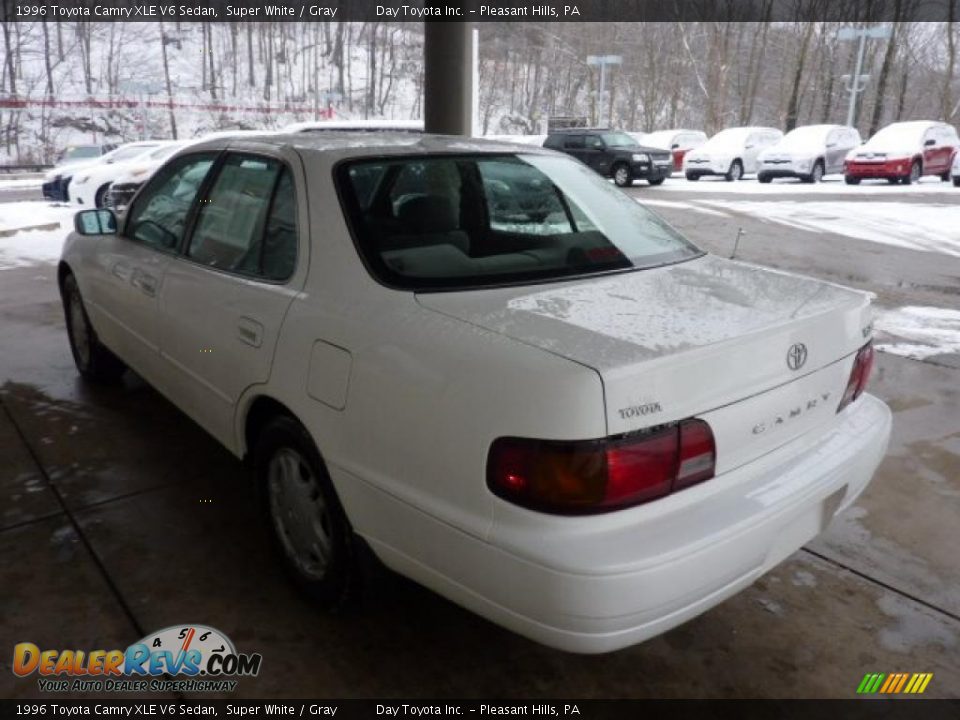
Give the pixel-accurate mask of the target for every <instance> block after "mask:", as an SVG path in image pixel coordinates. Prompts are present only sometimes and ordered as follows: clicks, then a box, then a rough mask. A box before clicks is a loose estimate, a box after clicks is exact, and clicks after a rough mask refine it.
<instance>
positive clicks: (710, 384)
mask: <svg viewBox="0 0 960 720" xmlns="http://www.w3.org/2000/svg"><path fill="white" fill-rule="evenodd" d="M76 227H77V232H75V233H73V234H71V235H70V237H69V238H68V239H67V241H66V244H65V246H64V250H63V257H62V261H61V263H60V266H59V272H58V279H59V284H60V289H61V293H62V297H63V304H64V310H65V313H66V319H67V329H68V333H69V338H70V344H71V348H72V351H73V355H74V358H75V360H76V364H77V367H78V368H79V370H80V372H81V374H82V375H83V376H84V377H86V378H91V379H95V380H106V379H110V378H115V377H117V376H118V375H119V373H121V372H123V368H124V366H125V365H127V366H130V367H132V368H134V369H135V370H136V371H137V373H139V374H140V375H141V376H142V377H144V378H145V379H146V380H147V381H148V382H150V383H152V384H153V385H155V386H156V387H157V388H158V389H159V390H160V391H161V392H162V393H163V394H164V395H165V396H167V397H168V398H169V399H170V400H172V401H173V402H174V403H175V404H177V405H178V406H179V407H180V408H181V409H182V410H183V411H184V412H185V413H187V414H188V415H189V416H190V417H191V418H193V419H194V420H195V421H196V422H198V423H199V424H200V425H202V426H203V427H204V428H206V429H207V430H208V431H209V432H210V433H211V434H212V435H213V436H214V437H215V438H217V439H218V440H219V441H220V442H222V443H223V444H224V445H225V446H226V447H227V448H228V449H229V450H230V451H232V452H233V453H235V454H236V455H237V456H238V457H250V458H251V459H252V464H253V467H254V468H255V472H256V475H257V478H258V481H259V483H260V486H261V487H262V490H263V495H264V498H265V504H264V506H265V511H266V513H267V517H268V519H269V522H270V526H271V527H272V532H273V536H274V539H275V542H276V546H277V547H278V549H279V556H280V557H281V558H282V561H283V563H284V565H285V567H286V568H287V570H288V571H289V573H290V575H291V577H292V578H293V579H294V580H295V581H296V582H297V583H298V584H299V585H300V586H301V587H302V588H303V589H304V590H305V591H307V592H308V593H309V594H310V595H311V596H312V597H314V598H316V599H317V600H318V601H320V602H321V603H323V604H325V605H328V606H335V605H338V604H340V603H343V602H344V601H345V600H346V599H347V598H349V597H350V596H351V594H352V593H353V592H354V590H355V589H356V588H357V578H358V569H357V557H358V552H357V551H358V548H359V546H360V545H361V544H365V545H367V546H368V547H369V548H370V549H372V551H373V553H375V555H376V556H377V557H379V558H380V559H381V560H382V561H383V562H384V563H386V564H387V565H388V566H389V567H391V568H393V569H394V570H396V571H398V572H400V573H403V574H405V575H408V576H409V577H411V578H413V579H415V580H417V581H418V582H421V583H423V584H424V585H427V586H429V587H430V588H433V589H434V590H436V591H437V592H439V593H441V594H443V595H445V596H446V597H448V598H450V599H452V600H454V601H455V602H458V603H460V604H462V605H464V606H465V607H468V608H470V609H472V610H474V611H476V612H477V613H479V614H481V615H483V616H485V617H487V618H489V619H491V620H493V621H495V622H498V623H500V624H502V625H504V626H506V627H508V628H511V629H513V630H515V631H516V632H519V633H522V634H524V635H526V636H528V637H531V638H533V639H535V640H538V641H540V642H543V643H546V644H549V645H552V646H555V647H559V648H564V649H567V650H571V651H577V652H605V651H610V650H614V649H617V648H621V647H624V646H627V645H630V644H633V643H637V642H640V641H642V640H644V639H646V638H649V637H651V636H653V635H656V634H658V633H661V632H663V631H665V630H667V629H669V628H671V627H673V626H675V625H678V624H679V623H682V622H684V621H686V620H688V619H690V618H692V617H694V616H696V615H698V614H699V613H702V612H703V611H705V610H707V609H708V608H710V607H711V606H713V605H715V604H717V603H719V602H721V601H722V600H723V599H724V598H727V597H729V596H730V595H732V594H733V593H735V592H737V591H738V590H740V589H742V588H744V587H746V586H747V585H749V584H750V583H752V582H753V581H754V580H756V579H757V578H758V577H760V576H761V575H762V574H763V573H764V572H766V571H767V570H769V569H771V568H772V567H774V566H775V565H776V564H778V563H779V562H781V561H782V560H783V559H784V558H786V557H787V556H789V555H790V554H791V553H793V552H794V551H796V550H797V549H798V548H799V547H800V546H801V545H803V544H804V543H806V542H808V541H809V540H811V539H812V538H813V537H814V536H815V535H817V534H818V533H819V532H821V531H822V530H823V529H824V527H825V526H826V524H827V523H828V522H830V520H831V519H832V518H833V517H834V515H835V514H836V513H837V512H839V511H841V510H843V509H844V508H846V507H849V506H850V504H851V503H853V502H854V501H855V500H856V498H857V496H858V495H859V494H860V493H861V492H862V491H863V489H864V487H866V485H867V483H868V482H869V480H870V477H871V476H872V474H873V472H874V470H875V468H876V467H877V464H878V463H879V462H880V460H881V458H882V457H883V455H884V452H885V449H886V445H887V440H888V436H889V433H890V411H889V410H888V409H887V407H886V405H884V404H883V403H882V402H881V401H879V400H877V399H876V398H874V397H872V396H870V395H868V394H866V393H864V387H865V385H866V382H867V378H868V375H869V373H870V367H871V364H872V360H873V350H872V347H871V345H870V328H871V318H870V300H869V297H868V296H867V295H866V294H865V293H861V292H857V291H854V290H848V289H845V288H842V287H840V286H837V285H834V284H832V283H823V282H820V281H817V280H812V279H809V278H804V277H800V276H797V275H791V274H789V273H784V272H773V271H769V270H765V269H763V268H760V267H755V266H751V265H745V264H742V263H739V262H732V261H729V260H725V259H722V258H719V257H713V256H710V255H707V254H705V253H704V252H702V251H701V250H699V249H698V248H696V247H695V246H694V245H692V244H691V243H690V242H688V241H687V240H685V239H684V238H683V237H681V236H680V235H679V234H677V232H676V231H674V230H673V229H672V228H670V227H669V226H668V225H667V224H665V223H664V222H663V221H662V220H660V219H659V218H658V217H657V216H656V215H654V214H653V213H651V212H650V211H648V210H646V209H645V208H643V207H642V206H641V205H640V204H638V203H637V202H635V201H634V200H633V199H631V198H630V197H629V196H627V195H625V194H624V193H623V192H621V191H620V190H617V189H616V188H614V187H613V186H612V185H610V184H608V183H607V182H606V181H604V180H603V179H602V178H601V177H599V176H598V175H596V174H595V173H594V172H593V171H591V170H589V169H588V168H585V167H584V166H583V164H582V163H579V162H577V161H576V160H573V159H571V158H569V157H567V156H565V155H561V154H559V153H554V152H551V151H548V150H544V149H541V148H534V147H529V146H520V145H509V144H504V143H490V142H484V141H481V140H471V141H470V142H468V143H465V142H463V141H462V140H457V139H455V138H440V137H435V136H430V135H419V136H413V135H411V136H401V135H396V134H393V135H389V136H377V135H370V134H367V135H366V136H365V137H363V138H360V137H359V136H357V135H346V136H340V135H336V134H317V135H312V134H310V133H300V134H296V135H279V136H277V135H274V136H263V137H252V138H242V139H232V140H231V139H222V140H216V141H212V142H207V143H202V144H199V145H195V146H191V147H190V148H187V149H185V150H183V151H181V152H180V153H178V154H177V155H176V156H174V157H173V158H171V159H170V160H169V161H168V162H167V163H166V165H164V166H163V167H162V168H160V169H159V170H158V171H157V172H156V173H155V174H154V175H153V176H152V177H151V178H150V180H149V181H148V182H147V183H146V184H145V185H144V186H143V187H142V188H141V189H140V190H139V191H138V192H137V194H136V195H135V196H134V198H133V200H132V202H131V204H130V207H129V210H128V212H127V213H126V214H125V215H124V216H123V218H121V219H119V220H118V219H117V218H116V216H115V215H114V214H113V213H112V211H110V210H107V209H104V210H87V211H84V212H80V213H78V215H77V218H76ZM239 467H240V466H239V465H238V468H239Z"/></svg>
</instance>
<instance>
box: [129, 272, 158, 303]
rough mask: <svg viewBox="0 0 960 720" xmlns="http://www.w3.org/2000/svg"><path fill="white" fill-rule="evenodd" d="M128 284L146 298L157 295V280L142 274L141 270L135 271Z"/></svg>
mask: <svg viewBox="0 0 960 720" xmlns="http://www.w3.org/2000/svg"><path fill="white" fill-rule="evenodd" d="M130 284H131V285H133V286H134V287H135V288H137V289H138V290H140V291H141V292H142V293H143V294H144V295H147V296H148V297H154V296H156V294H157V279H156V278H155V277H154V276H153V275H149V274H147V273H145V272H143V270H136V271H135V272H134V273H133V277H132V278H130Z"/></svg>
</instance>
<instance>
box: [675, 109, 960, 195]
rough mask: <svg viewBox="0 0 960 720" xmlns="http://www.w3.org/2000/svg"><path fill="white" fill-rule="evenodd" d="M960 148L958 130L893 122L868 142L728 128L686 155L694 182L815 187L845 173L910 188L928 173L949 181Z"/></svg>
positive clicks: (845, 131) (830, 128)
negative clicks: (749, 176) (715, 179)
mask: <svg viewBox="0 0 960 720" xmlns="http://www.w3.org/2000/svg"><path fill="white" fill-rule="evenodd" d="M958 147H960V140H958V137H957V131H956V129H955V128H954V127H953V126H951V125H947V124H946V123H940V122H932V121H924V120H919V121H910V122H899V123H893V124H892V125H888V126H887V127H885V128H883V129H882V130H880V131H879V132H877V133H876V134H875V135H874V136H873V137H872V138H870V140H868V141H867V142H865V143H864V142H863V140H862V139H861V137H860V133H859V132H857V130H856V129H855V128H851V127H845V126H843V125H805V126H802V127H798V128H795V129H794V130H791V131H790V132H789V133H787V134H786V135H784V134H783V133H781V132H780V131H779V130H776V129H774V128H763V127H742V128H728V129H727V130H723V131H721V132H719V133H717V134H716V135H714V136H713V137H712V138H710V140H708V141H707V142H706V143H704V144H703V145H702V146H701V147H699V148H697V149H696V150H695V151H693V152H690V153H687V155H686V158H685V159H684V163H683V172H684V175H685V176H686V178H687V180H693V181H695V180H699V179H700V178H701V177H703V176H704V175H721V176H723V177H724V178H726V179H727V180H730V181H733V180H740V179H741V178H742V177H743V176H744V175H745V174H746V173H756V176H757V180H758V181H760V182H761V183H769V182H771V181H772V180H774V179H775V178H786V177H792V178H799V179H800V180H802V181H804V182H811V183H816V182H820V180H822V179H823V176H824V175H830V174H840V173H842V174H843V176H844V179H845V181H846V183H847V184H848V185H857V184H859V183H860V181H861V180H863V179H865V178H881V179H886V180H887V181H888V182H890V183H896V182H902V183H904V184H905V185H909V184H910V183H913V182H916V181H918V180H919V179H920V178H921V177H923V176H924V175H933V176H937V177H940V178H941V179H942V180H945V181H946V180H950V178H951V173H952V170H951V168H952V167H954V166H955V165H956V157H957V152H958Z"/></svg>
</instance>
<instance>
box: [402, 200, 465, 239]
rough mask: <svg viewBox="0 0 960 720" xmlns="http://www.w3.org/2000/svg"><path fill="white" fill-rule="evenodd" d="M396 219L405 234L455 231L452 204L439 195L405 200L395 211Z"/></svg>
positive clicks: (455, 218) (455, 221)
mask: <svg viewBox="0 0 960 720" xmlns="http://www.w3.org/2000/svg"><path fill="white" fill-rule="evenodd" d="M397 219H398V220H400V222H402V223H403V225H404V227H405V229H406V230H407V232H410V233H415V234H418V235H420V234H426V233H445V232H450V231H452V230H456V229H457V212H456V210H455V209H454V207H453V203H452V202H451V201H450V200H448V199H447V198H445V197H443V196H441V195H420V196H417V197H412V198H409V199H407V200H405V201H404V202H403V204H402V205H400V207H399V208H398V209H397Z"/></svg>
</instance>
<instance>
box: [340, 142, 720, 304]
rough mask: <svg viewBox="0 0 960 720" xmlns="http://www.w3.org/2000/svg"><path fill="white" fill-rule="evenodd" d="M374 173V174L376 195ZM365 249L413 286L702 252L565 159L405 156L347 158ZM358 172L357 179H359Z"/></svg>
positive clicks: (607, 267)
mask: <svg viewBox="0 0 960 720" xmlns="http://www.w3.org/2000/svg"><path fill="white" fill-rule="evenodd" d="M367 170H369V171H370V172H373V173H375V174H376V175H377V176H378V181H377V183H376V189H375V190H374V191H373V193H372V195H370V193H369V189H368V185H367V183H366V177H367ZM336 181H337V185H338V189H339V192H340V197H341V200H342V201H343V204H344V209H345V210H346V214H347V219H348V221H349V223H350V226H351V230H352V232H353V235H354V238H355V239H356V241H357V247H358V250H359V252H360V254H361V256H362V257H363V259H364V261H365V264H366V266H367V268H368V269H369V270H370V271H371V273H372V274H373V275H374V276H375V277H376V278H377V279H379V280H381V281H383V282H384V283H386V284H388V285H390V286H393V287H401V288H406V289H413V290H429V289H443V290H453V289H464V288H475V287H486V286H490V285H504V284H523V283H526V282H540V281H546V280H552V279H561V278H567V277H578V276H584V275H590V274H596V273H601V272H611V271H622V270H633V269H642V268H648V267H655V266H659V265H664V264H668V263H674V262H680V261H682V260H686V259H689V258H693V257H697V256H698V255H700V254H701V253H700V251H699V250H698V249H697V248H696V247H694V246H693V245H691V244H690V243H689V242H687V241H686V240H684V239H683V238H682V237H681V236H679V235H678V234H677V233H676V232H675V231H673V230H672V229H671V228H670V227H669V226H668V225H666V224H665V223H663V222H662V221H661V220H660V219H659V218H658V217H657V216H656V215H654V214H653V213H651V212H649V211H648V210H646V209H644V208H643V207H642V206H641V205H639V204H638V203H637V202H636V201H634V200H633V199H632V198H631V197H629V196H628V195H626V194H624V193H622V192H620V191H618V190H616V189H615V188H613V187H611V186H610V184H609V183H607V182H606V181H605V180H604V179H603V178H601V177H600V176H599V175H597V174H596V173H595V172H594V171H593V170H591V169H589V168H587V167H586V166H585V165H583V164H582V163H580V162H577V161H576V160H573V159H571V158H569V157H565V156H564V157H554V156H546V155H537V154H530V155H527V154H520V155H517V154H505V155H489V154H487V155H463V156H430V157H412V156H411V157H398V158H391V159H389V160H383V159H377V160H370V161H366V160H356V161H352V162H347V163H343V164H341V165H340V166H339V167H338V169H337V171H336ZM357 181H359V182H357Z"/></svg>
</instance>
